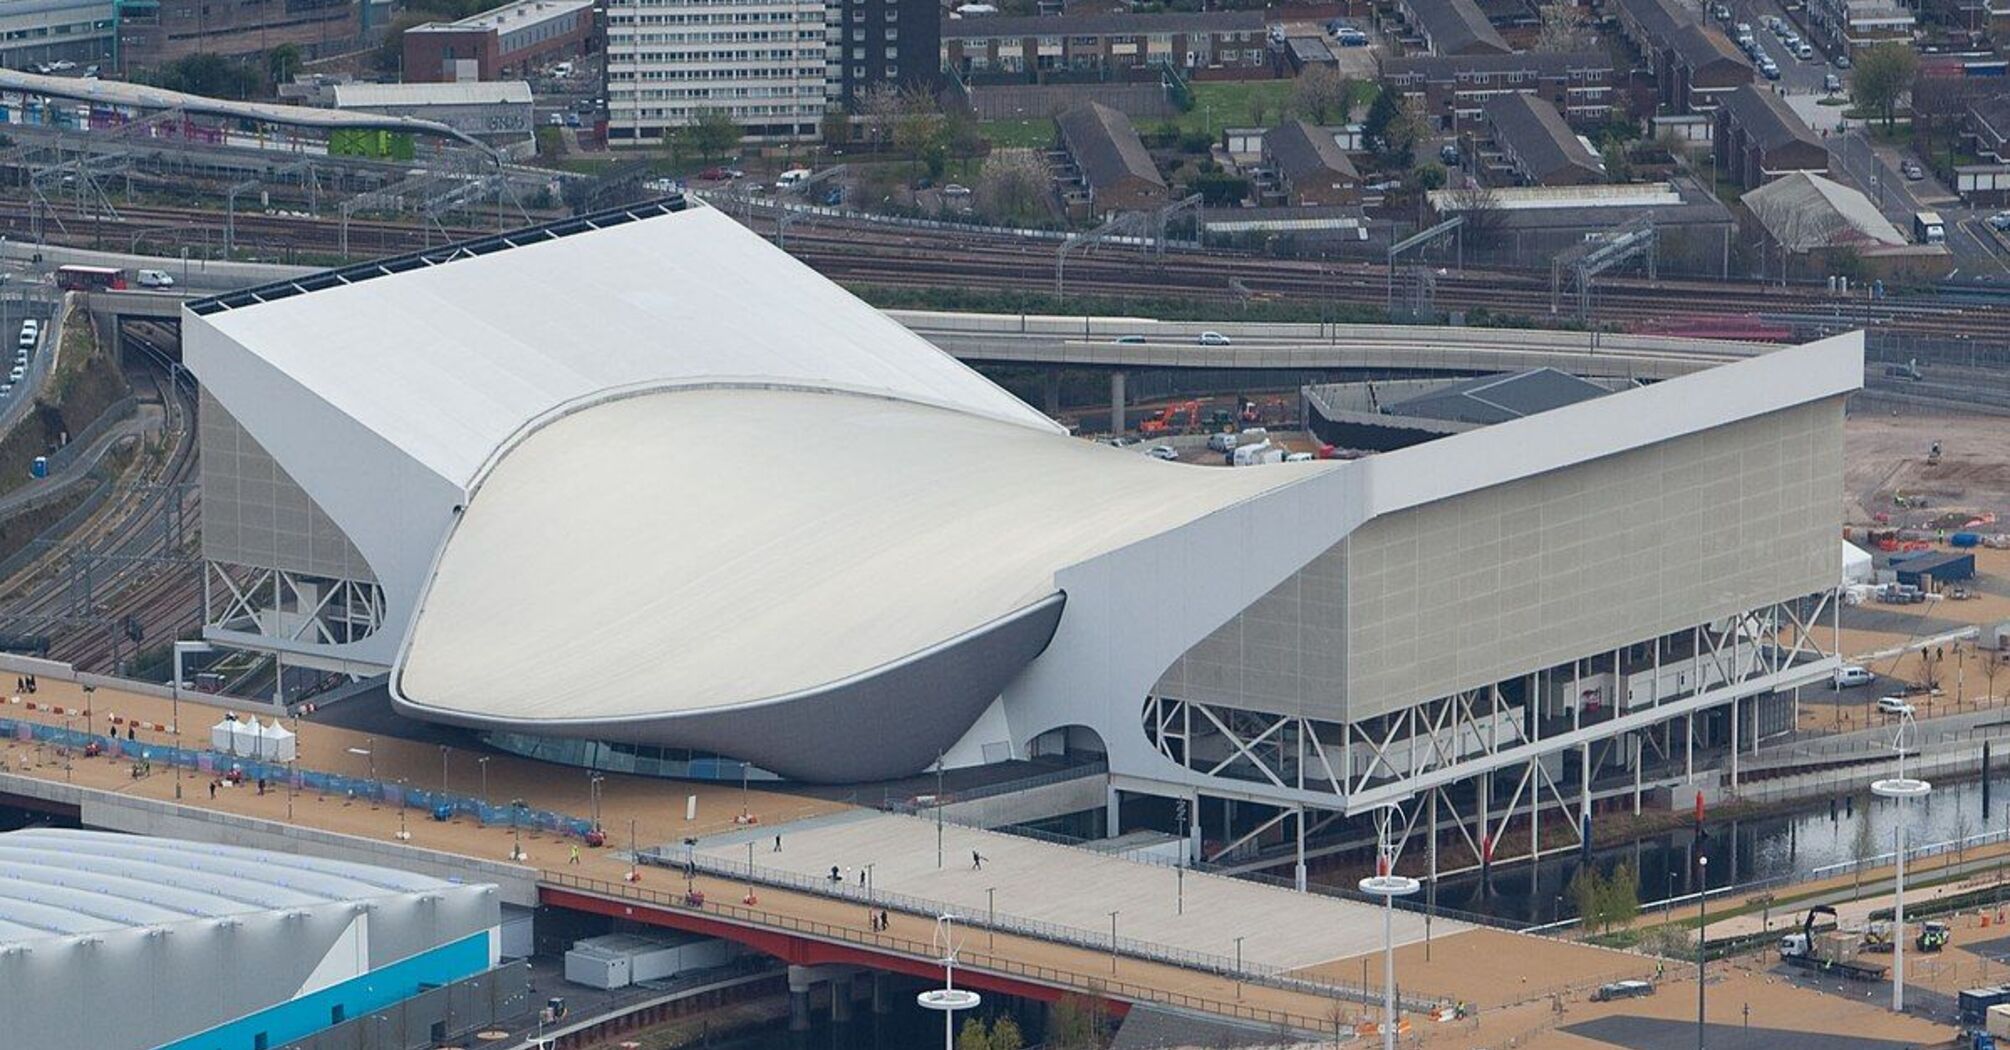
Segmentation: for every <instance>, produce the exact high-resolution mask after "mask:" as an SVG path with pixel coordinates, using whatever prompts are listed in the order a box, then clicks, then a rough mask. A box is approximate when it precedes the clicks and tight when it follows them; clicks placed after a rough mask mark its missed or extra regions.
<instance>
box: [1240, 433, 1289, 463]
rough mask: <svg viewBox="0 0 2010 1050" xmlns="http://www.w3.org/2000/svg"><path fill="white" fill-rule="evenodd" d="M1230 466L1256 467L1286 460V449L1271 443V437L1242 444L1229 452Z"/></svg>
mask: <svg viewBox="0 0 2010 1050" xmlns="http://www.w3.org/2000/svg"><path fill="white" fill-rule="evenodd" d="M1228 456H1229V466H1232V467H1254V466H1259V465H1261V464H1265V463H1282V462H1284V450H1283V449H1281V448H1279V447H1277V446H1276V445H1273V444H1271V443H1270V439H1269V438H1265V439H1263V440H1262V441H1259V442H1257V443H1256V444H1254V445H1241V446H1238V447H1237V448H1236V450H1235V451H1234V452H1231V453H1229V454H1228Z"/></svg>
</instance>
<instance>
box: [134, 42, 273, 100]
mask: <svg viewBox="0 0 2010 1050" xmlns="http://www.w3.org/2000/svg"><path fill="white" fill-rule="evenodd" d="M147 82H149V83H151V84H153V85H155V86H156V87H163V88H166V89H168V90H169V91H184V92H187V93H189V94H191V95H206V96H208V97H210V98H234V99H245V98H250V97H251V96H252V95H255V94H259V93H261V92H263V91H264V89H265V73H264V71H263V70H261V69H259V68H257V67H255V66H251V65H248V64H246V63H243V62H238V61H234V60H232V59H228V58H225V57H223V56H222V55H214V54H210V53H209V52H206V51H205V52H200V53H198V54H193V55H183V56H182V57H180V58H177V59H175V60H174V61H172V62H168V63H165V64H163V65H162V66H161V67H160V68H158V69H156V70H154V71H153V73H152V75H151V76H149V77H148V78H147Z"/></svg>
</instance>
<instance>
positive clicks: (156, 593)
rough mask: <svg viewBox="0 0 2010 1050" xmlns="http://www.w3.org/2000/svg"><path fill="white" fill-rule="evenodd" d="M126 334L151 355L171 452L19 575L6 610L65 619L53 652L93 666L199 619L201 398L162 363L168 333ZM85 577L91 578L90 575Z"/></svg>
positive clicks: (16, 616) (41, 619) (103, 666)
mask: <svg viewBox="0 0 2010 1050" xmlns="http://www.w3.org/2000/svg"><path fill="white" fill-rule="evenodd" d="M134 329H136V331H133V332H130V333H129V335H128V338H130V339H133V340H135V341H136V342H137V343H139V344H140V348H139V349H140V353H141V355H142V356H143V357H146V358H151V359H152V360H151V361H150V363H149V364H147V365H146V366H143V368H142V369H141V370H140V371H139V374H143V375H145V376H146V377H147V381H148V382H150V383H151V385H152V386H153V388H154V390H155V391H156V393H157V396H158V398H159V400H160V403H161V406H162V411H163V415H164V420H163V424H162V429H161V432H160V436H161V438H162V439H163V440H164V441H165V442H166V448H165V452H164V455H163V456H162V458H161V460H160V462H159V463H158V465H157V466H155V467H154V468H153V469H152V470H150V471H148V472H147V473H145V474H144V475H142V476H141V477H139V478H136V479H132V480H126V481H121V482H117V483H115V484H116V487H115V489H114V490H113V495H112V498H111V500H110V501H109V502H107V503H106V505H105V506H103V507H101V508H99V510H98V511H97V512H96V513H94V514H93V515H91V517H90V518H89V519H88V520H87V521H86V522H85V523H84V524H83V525H82V526H80V527H79V529H78V530H77V531H76V532H75V533H73V534H72V535H71V536H69V537H65V538H64V541H63V543H62V545H61V546H60V547H59V548H57V550H56V551H53V552H51V554H50V556H49V557H47V558H45V559H43V561H42V562H41V563H40V564H38V565H37V566H34V567H31V568H30V569H28V570H24V572H23V574H22V575H21V576H20V577H17V579H20V580H21V581H22V582H20V583H19V584H17V585H16V586H15V588H14V597H13V598H12V599H11V600H10V601H9V602H8V604H7V608H6V616H7V617H8V618H11V619H13V620H14V621H15V622H17V623H29V624H48V625H58V626H59V627H60V629H58V630H53V631H49V632H47V633H48V634H50V635H51V638H50V647H49V653H48V655H49V656H50V658H51V659H56V660H63V661H67V662H70V663H74V664H76V665H77V666H78V667H80V668H83V669H87V670H110V669H113V667H114V665H115V664H116V663H117V661H118V659H119V657H120V655H121V654H122V653H130V652H132V651H134V650H135V649H136V647H137V645H138V644H142V643H141V642H136V641H135V640H134V639H131V638H129V637H128V636H127V635H126V630H127V628H128V626H129V625H137V626H139V627H140V628H141V638H142V639H143V640H144V641H153V640H156V639H160V638H163V637H173V636H175V635H176V634H177V633H178V632H180V631H182V630H184V629H186V628H188V627H190V626H193V625H195V624H196V623H197V622H198V621H199V620H200V611H199V600H200V591H201V577H200V575H199V563H198V562H197V561H196V560H195V557H194V553H193V547H192V544H191V542H190V541H191V540H192V539H193V537H194V535H195V531H194V530H193V529H187V528H177V527H176V526H177V523H186V522H190V521H193V520H194V515H195V511H196V505H197V498H198V497H197V494H196V491H195V486H194V485H193V484H192V483H193V482H194V480H195V471H196V456H195V403H194V394H193V391H192V390H191V389H189V385H188V384H187V383H186V382H185V381H182V380H180V379H179V378H177V377H176V376H174V375H173V374H171V373H170V371H169V369H167V368H166V367H164V366H165V364H166V362H167V361H168V360H170V358H169V357H168V356H167V355H166V352H165V347H166V346H167V345H168V343H167V341H168V340H169V339H171V338H172V337H171V335H170V333H168V332H166V331H165V330H162V331H156V332H153V333H152V334H151V336H149V335H147V334H146V330H145V328H144V327H141V326H134ZM86 581H88V582H86Z"/></svg>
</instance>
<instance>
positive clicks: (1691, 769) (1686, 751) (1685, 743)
mask: <svg viewBox="0 0 2010 1050" xmlns="http://www.w3.org/2000/svg"><path fill="white" fill-rule="evenodd" d="M1682 779H1683V782H1684V783H1688V784H1694V783H1695V782H1696V712H1694V711H1691V712H1689V713H1688V714H1685V715H1683V716H1682Z"/></svg>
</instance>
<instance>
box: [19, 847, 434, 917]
mask: <svg viewBox="0 0 2010 1050" xmlns="http://www.w3.org/2000/svg"><path fill="white" fill-rule="evenodd" d="M448 885H450V883H446V882H442V881H440V880H439V879H434V878H430V877H427V876H424V875H414V874H412V873H410V872H404V871H396V870H393V869H390V868H378V867H373V866H371V865H367V864H351V863H348V862H345V861H336V860H323V859H321V858H317V857H307V856H300V855H297V854H292V853H274V852H269V851H266V850H258V849H250V848H247V847H243V846H220V845H213V844H210V843H205V842H188V841H183V840H180V839H157V838H145V837H140V836H135V835H118V834H112V833H109V832H97V831H74V830H69V829H64V828H30V829H26V830H22V831H11V832H7V833H6V834H0V944H7V943H11V942H16V941H27V940H34V939H37V938H41V937H59V936H71V935H76V934H83V933H92V932H101V931H106V930H118V929H126V928H129V927H136V926H156V925H160V924H163V923H171V922H185V921H188V920H190V919H204V918H219V917H222V916H226V915H241V914H244V913H247V912H258V911H273V910H279V909H285V908H296V907H308V906H312V905H318V904H328V903H333V902H339V901H362V900H369V899H371V898H373V897H383V896H387V895H390V894H396V893H414V892H423V891H425V890H431V889H440V888H443V887H446V886H448Z"/></svg>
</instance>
